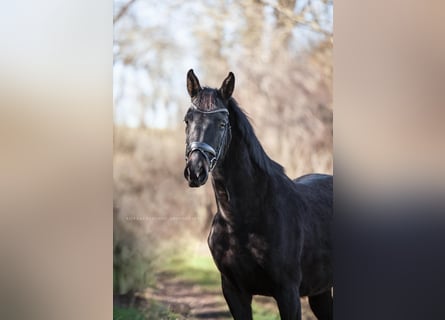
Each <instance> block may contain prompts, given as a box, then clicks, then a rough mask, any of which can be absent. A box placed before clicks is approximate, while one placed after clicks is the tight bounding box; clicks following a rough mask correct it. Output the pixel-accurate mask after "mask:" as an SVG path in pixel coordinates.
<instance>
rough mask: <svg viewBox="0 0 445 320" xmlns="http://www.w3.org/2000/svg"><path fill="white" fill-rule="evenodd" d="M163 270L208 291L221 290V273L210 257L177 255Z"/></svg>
mask: <svg viewBox="0 0 445 320" xmlns="http://www.w3.org/2000/svg"><path fill="white" fill-rule="evenodd" d="M163 270H164V271H165V272H168V273H172V274H174V275H175V276H176V277H177V278H179V279H181V280H184V281H187V282H191V283H193V284H196V285H199V286H202V287H204V288H206V289H212V290H213V289H219V288H221V278H220V274H219V271H218V269H217V268H216V266H215V263H214V262H213V260H212V258H211V257H210V256H200V255H199V256H197V255H195V256H192V255H187V254H181V255H177V256H174V257H172V258H171V259H169V260H168V261H167V262H166V264H165V265H164V268H163Z"/></svg>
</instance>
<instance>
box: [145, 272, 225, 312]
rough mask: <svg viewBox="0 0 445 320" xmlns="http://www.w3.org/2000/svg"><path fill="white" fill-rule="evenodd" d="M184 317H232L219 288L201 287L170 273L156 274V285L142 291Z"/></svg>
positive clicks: (146, 296) (147, 296) (147, 297)
mask: <svg viewBox="0 0 445 320" xmlns="http://www.w3.org/2000/svg"><path fill="white" fill-rule="evenodd" d="M143 297H144V298H146V299H152V300H155V301H158V302H160V303H163V304H164V305H167V306H169V307H170V308H171V310H172V311H173V312H175V313H179V314H181V315H183V316H184V318H185V319H232V318H231V316H230V313H229V311H228V308H227V306H226V303H225V301H224V298H223V297H222V295H221V292H220V290H213V289H208V288H203V287H202V286H198V285H194V284H193V283H191V282H189V281H184V280H181V279H178V278H177V277H175V276H174V275H171V274H162V275H160V276H158V279H157V287H156V288H155V289H152V288H150V289H147V290H145V291H144V293H143Z"/></svg>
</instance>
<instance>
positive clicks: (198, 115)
mask: <svg viewBox="0 0 445 320" xmlns="http://www.w3.org/2000/svg"><path fill="white" fill-rule="evenodd" d="M234 85H235V77H234V75H233V73H229V75H228V76H227V78H226V79H225V80H224V81H223V83H222V86H221V88H220V89H211V88H207V87H204V88H201V86H200V84H199V80H198V78H197V77H196V76H195V74H194V73H193V70H190V71H189V72H188V74H187V90H188V92H189V94H190V97H191V107H190V108H189V109H188V111H187V114H186V115H185V119H184V121H185V123H186V167H185V170H184V176H185V178H186V179H187V181H188V183H189V186H190V187H199V186H201V185H203V184H204V183H206V181H207V178H208V175H209V174H210V173H212V183H213V189H214V192H215V197H216V204H217V208H218V212H217V213H216V215H215V217H214V219H213V224H212V228H211V231H210V235H209V238H208V244H209V247H210V250H211V252H212V255H213V259H214V261H215V263H216V266H217V267H218V269H219V271H220V272H221V280H222V290H223V294H224V297H225V299H226V301H227V304H228V305H229V309H230V312H231V313H232V315H233V317H234V319H236V320H240V319H243V320H244V319H252V309H251V302H252V296H253V295H265V296H272V297H274V298H275V300H276V301H277V304H278V308H279V311H280V316H281V319H283V320H296V319H301V306H300V296H308V297H309V304H310V306H311V309H312V311H313V312H314V314H315V315H316V317H317V318H318V319H322V320H324V319H332V313H333V312H332V308H333V299H332V295H331V289H332V286H333V279H332V278H333V271H332V244H331V238H330V235H331V230H330V229H331V223H332V186H333V178H332V176H330V175H324V174H308V175H305V176H302V177H300V178H298V179H296V180H294V181H292V180H291V179H290V178H288V177H287V176H286V174H285V173H284V170H283V168H282V167H281V166H280V165H279V164H278V163H276V162H275V161H273V160H271V159H270V158H269V157H268V156H267V154H266V153H265V152H264V150H263V148H262V146H261V144H260V142H259V141H258V139H257V137H256V136H255V133H254V130H253V128H252V126H251V124H250V123H249V121H248V119H247V117H246V115H245V114H244V113H243V111H242V110H241V109H240V107H239V106H238V105H237V103H236V101H235V100H234V99H233V98H232V92H233V89H234Z"/></svg>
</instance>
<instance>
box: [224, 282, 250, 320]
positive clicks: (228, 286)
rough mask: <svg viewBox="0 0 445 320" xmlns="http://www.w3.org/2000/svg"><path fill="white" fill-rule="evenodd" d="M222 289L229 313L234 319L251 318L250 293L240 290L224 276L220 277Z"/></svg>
mask: <svg viewBox="0 0 445 320" xmlns="http://www.w3.org/2000/svg"><path fill="white" fill-rule="evenodd" d="M221 282H222V290H223V294H224V298H225V299H226V302H227V305H228V306H229V309H230V313H231V314H232V316H233V319H235V320H252V306H251V303H252V295H251V294H247V293H245V292H242V291H240V290H239V289H238V288H236V287H235V286H233V285H232V283H231V282H230V281H229V280H228V279H226V278H225V277H224V276H222V277H221Z"/></svg>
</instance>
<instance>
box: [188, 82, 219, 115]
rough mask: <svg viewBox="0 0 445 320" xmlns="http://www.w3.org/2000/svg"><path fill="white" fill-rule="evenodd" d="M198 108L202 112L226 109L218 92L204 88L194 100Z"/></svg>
mask: <svg viewBox="0 0 445 320" xmlns="http://www.w3.org/2000/svg"><path fill="white" fill-rule="evenodd" d="M193 104H194V105H195V107H196V108H198V109H199V110H202V111H214V110H217V109H222V108H224V105H223V103H222V101H221V99H220V98H219V96H218V91H217V90H216V89H212V88H207V87H205V88H203V89H202V90H201V91H200V92H199V93H198V95H197V97H196V98H195V99H194V100H193Z"/></svg>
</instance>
